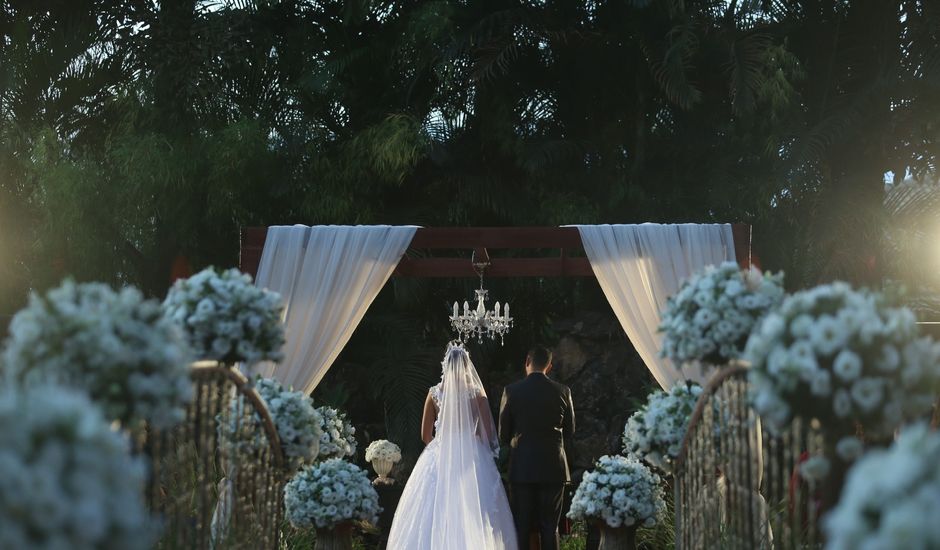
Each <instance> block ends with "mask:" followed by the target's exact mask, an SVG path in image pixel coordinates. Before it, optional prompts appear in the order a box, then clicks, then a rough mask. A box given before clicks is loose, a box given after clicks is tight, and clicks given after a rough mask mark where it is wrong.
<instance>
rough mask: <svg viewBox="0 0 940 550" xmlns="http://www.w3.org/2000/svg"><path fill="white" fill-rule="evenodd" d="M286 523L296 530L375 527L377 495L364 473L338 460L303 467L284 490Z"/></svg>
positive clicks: (377, 507) (332, 459)
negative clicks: (344, 525)
mask: <svg viewBox="0 0 940 550" xmlns="http://www.w3.org/2000/svg"><path fill="white" fill-rule="evenodd" d="M284 505H285V507H286V512H287V519H288V521H290V524H291V525H292V526H294V527H295V528H297V529H331V528H333V527H335V526H337V525H339V524H341V523H345V522H355V521H361V522H365V523H368V524H371V525H375V524H377V523H378V520H379V518H378V515H379V512H381V511H382V510H381V508H380V507H379V495H378V493H376V491H375V488H373V487H372V482H371V481H369V476H368V475H367V474H366V471H365V470H363V469H362V468H359V467H358V466H356V465H355V464H351V463H349V462H346V461H345V460H342V459H339V458H331V459H329V460H326V461H324V462H320V463H318V464H314V465H309V466H305V467H304V468H303V469H302V470H301V471H300V472H299V473H298V474H297V475H296V476H294V478H293V479H291V480H290V481H289V482H288V483H287V486H286V487H285V488H284Z"/></svg>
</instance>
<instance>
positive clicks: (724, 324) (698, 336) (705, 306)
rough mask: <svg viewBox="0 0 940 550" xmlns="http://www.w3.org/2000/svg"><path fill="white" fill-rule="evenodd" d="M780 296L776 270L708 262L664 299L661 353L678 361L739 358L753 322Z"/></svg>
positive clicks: (720, 361) (779, 277) (780, 280)
mask: <svg viewBox="0 0 940 550" xmlns="http://www.w3.org/2000/svg"><path fill="white" fill-rule="evenodd" d="M783 296H784V291H783V274H782V273H778V274H776V275H771V274H770V273H767V274H761V272H760V271H759V270H757V269H756V268H753V267H752V268H751V269H750V270H746V271H742V270H741V269H740V267H738V264H736V263H734V262H725V263H723V264H721V265H720V266H718V267H715V266H708V267H706V268H705V270H704V271H702V272H701V273H698V274H696V275H695V276H693V277H692V278H691V279H689V280H688V281H686V282H685V283H683V285H682V287H681V288H680V289H679V292H677V293H676V294H675V295H674V296H672V297H670V298H669V300H668V301H667V304H666V309H665V311H663V318H662V322H661V324H660V331H662V332H663V333H664V336H663V349H662V352H661V353H662V355H663V356H665V357H668V358H669V359H671V360H673V361H675V362H676V364H678V365H682V364H686V363H690V362H694V361H704V362H706V363H709V364H712V365H723V364H726V363H727V362H728V361H730V360H732V359H739V358H740V357H741V355H742V353H743V351H744V346H745V344H746V343H747V339H748V335H749V334H750V333H751V330H752V329H753V328H754V325H755V324H757V323H758V322H759V321H760V320H761V319H762V318H763V317H764V316H765V315H766V314H767V312H768V311H770V310H771V309H772V308H773V307H775V306H777V305H778V304H779V303H780V301H781V300H782V299H783Z"/></svg>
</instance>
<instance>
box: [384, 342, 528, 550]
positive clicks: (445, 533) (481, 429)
mask: <svg viewBox="0 0 940 550" xmlns="http://www.w3.org/2000/svg"><path fill="white" fill-rule="evenodd" d="M441 365H442V366H443V370H444V372H443V376H442V378H441V383H440V384H438V385H436V386H434V387H433V388H431V390H430V391H429V392H428V397H427V399H426V400H425V403H424V421H423V422H422V426H421V436H422V439H423V440H424V442H425V444H427V447H425V449H424V452H423V453H421V457H420V458H418V462H417V464H416V465H415V468H414V471H413V472H412V473H411V477H410V478H409V479H408V484H407V485H405V490H404V492H403V493H402V497H401V500H400V501H399V504H398V510H397V511H396V513H395V519H394V520H393V521H392V529H391V532H390V533H389V539H388V549H389V550H442V549H445V548H446V549H452V550H516V548H518V546H517V545H516V533H515V528H514V526H513V521H512V514H511V513H510V511H509V501H508V500H507V499H506V492H505V490H504V489H503V484H502V481H501V480H500V476H499V472H498V471H497V470H496V464H495V462H494V456H495V454H497V453H498V451H499V444H498V439H497V435H496V428H495V425H494V424H493V417H492V414H491V413H490V407H489V402H488V401H487V399H486V393H485V392H484V391H483V385H482V384H481V383H480V377H479V376H478V375H477V371H476V368H474V366H473V363H472V362H471V361H470V355H469V354H468V353H467V350H465V349H464V348H463V346H461V345H459V344H449V345H448V346H447V351H446V352H445V354H444V361H443V362H442V363H441Z"/></svg>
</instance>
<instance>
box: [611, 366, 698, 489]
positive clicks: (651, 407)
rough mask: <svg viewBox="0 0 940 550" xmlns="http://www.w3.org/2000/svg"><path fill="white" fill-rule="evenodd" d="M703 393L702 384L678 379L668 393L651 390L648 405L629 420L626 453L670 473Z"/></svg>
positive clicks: (626, 433)
mask: <svg viewBox="0 0 940 550" xmlns="http://www.w3.org/2000/svg"><path fill="white" fill-rule="evenodd" d="M701 394H702V387H701V386H699V385H697V384H693V383H690V382H679V383H678V384H676V385H675V386H673V387H672V389H671V390H669V392H668V393H666V392H664V391H663V390H656V391H654V392H653V393H651V394H650V395H649V397H648V398H647V401H646V404H645V405H643V407H641V408H640V409H639V410H637V411H636V412H635V413H633V414H632V415H631V416H630V418H629V419H627V424H626V426H625V427H624V431H623V449H624V453H625V454H626V455H627V456H635V457H637V458H638V459H640V460H642V461H644V462H646V463H647V464H649V465H651V466H653V467H655V468H658V469H660V470H661V471H663V472H665V473H670V472H671V471H672V461H673V460H674V459H675V458H676V457H678V456H679V451H680V450H681V447H682V438H683V437H685V431H686V428H687V427H688V425H689V418H690V417H691V416H692V411H693V410H695V404H696V403H697V402H698V397H699V395H701Z"/></svg>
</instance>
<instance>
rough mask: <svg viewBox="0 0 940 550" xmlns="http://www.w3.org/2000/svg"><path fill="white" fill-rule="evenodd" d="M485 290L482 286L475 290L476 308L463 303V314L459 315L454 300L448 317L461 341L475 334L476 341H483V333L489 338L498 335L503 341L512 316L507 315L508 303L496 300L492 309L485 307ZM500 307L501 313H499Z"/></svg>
mask: <svg viewBox="0 0 940 550" xmlns="http://www.w3.org/2000/svg"><path fill="white" fill-rule="evenodd" d="M487 294H488V291H487V290H484V289H483V288H482V287H481V288H480V289H479V290H477V291H476V295H477V304H476V308H475V309H473V310H471V309H470V304H469V303H468V302H464V303H463V315H460V308H459V304H458V303H457V302H454V314H453V315H451V317H450V324H451V326H452V327H453V329H454V331H456V332H457V334H458V339H459V340H460V341H461V342H466V341H467V340H469V339H470V338H473V337H474V336H476V338H477V342H481V343H482V342H483V335H484V334H485V335H487V336H488V337H489V338H490V339H491V340H495V339H496V336H497V335H499V340H500V343H503V337H504V336H505V335H506V333H507V332H509V329H510V327H512V317H510V316H509V304H508V303H506V304H502V305H501V304H500V303H499V302H496V304H495V307H494V309H493V311H488V310H487V309H486V303H485V302H486V296H487ZM500 309H502V313H500Z"/></svg>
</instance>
